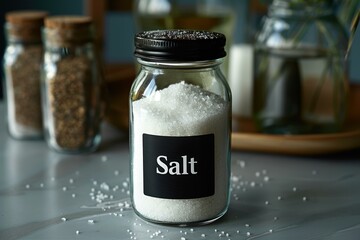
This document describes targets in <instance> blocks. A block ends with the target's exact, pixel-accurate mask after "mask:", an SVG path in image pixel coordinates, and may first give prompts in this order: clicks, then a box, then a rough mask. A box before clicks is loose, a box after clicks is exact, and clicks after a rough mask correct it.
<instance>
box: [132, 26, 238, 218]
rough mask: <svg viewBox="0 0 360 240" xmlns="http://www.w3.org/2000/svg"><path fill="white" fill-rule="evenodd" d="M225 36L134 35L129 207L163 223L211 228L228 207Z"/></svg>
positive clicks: (189, 33)
mask: <svg viewBox="0 0 360 240" xmlns="http://www.w3.org/2000/svg"><path fill="white" fill-rule="evenodd" d="M225 42H226V38H225V36H224V35H223V34H220V33H215V32H207V31H195V30H156V31H146V32H141V33H138V34H137V35H136V37H135V47H136V48H135V56H136V57H137V61H138V62H139V63H140V65H141V70H140V72H139V73H138V76H137V78H136V79H135V81H134V83H133V85H132V88H131V91H130V153H131V200H132V204H133V207H134V210H135V212H136V213H137V214H138V215H139V216H140V217H142V218H144V219H146V220H148V221H151V222H155V223H163V224H171V225H189V224H204V223H209V222H212V221H215V220H216V219H218V218H220V217H221V216H222V215H224V214H225V212H226V211H227V208H228V204H229V179H230V130H231V129H230V127H231V92H230V88H229V86H228V84H227V81H226V80H225V77H224V75H223V74H222V72H221V70H220V64H221V63H222V62H223V58H224V57H225V55H226V52H225V50H224V46H225Z"/></svg>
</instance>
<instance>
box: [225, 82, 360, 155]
mask: <svg viewBox="0 0 360 240" xmlns="http://www.w3.org/2000/svg"><path fill="white" fill-rule="evenodd" d="M233 121H235V122H236V123H237V125H238V126H237V127H236V128H237V129H238V130H237V131H233V133H232V138H231V141H232V143H231V146H232V149H234V150H247V151H259V152H267V153H282V154H293V155H319V154H330V153H336V152H342V151H348V150H352V149H356V148H360V85H357V84H352V85H351V87H350V94H349V111H348V115H347V119H346V124H345V126H346V127H345V128H344V130H343V131H341V132H339V133H334V134H313V135H270V134H261V133H258V132H256V130H255V127H254V124H253V122H252V121H251V120H249V119H236V120H233Z"/></svg>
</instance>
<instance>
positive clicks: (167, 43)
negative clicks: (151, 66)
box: [135, 29, 226, 62]
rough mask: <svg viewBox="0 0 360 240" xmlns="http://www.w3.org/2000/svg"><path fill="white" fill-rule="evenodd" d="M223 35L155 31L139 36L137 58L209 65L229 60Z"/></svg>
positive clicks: (194, 31) (136, 48)
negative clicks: (225, 58)
mask: <svg viewBox="0 0 360 240" xmlns="http://www.w3.org/2000/svg"><path fill="white" fill-rule="evenodd" d="M225 43H226V38H225V36H224V35H223V34H221V33H216V32H208V31H197V30H181V29H176V30H155V31H146V32H141V33H138V34H136V36H135V56H136V57H138V58H141V59H143V60H147V61H159V62H161V61H205V60H214V59H218V58H222V57H225V56H226V52H225V50H224V47H225Z"/></svg>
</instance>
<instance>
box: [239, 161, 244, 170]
mask: <svg viewBox="0 0 360 240" xmlns="http://www.w3.org/2000/svg"><path fill="white" fill-rule="evenodd" d="M239 164H240V167H241V168H244V167H245V166H246V163H245V161H241V160H240V161H239Z"/></svg>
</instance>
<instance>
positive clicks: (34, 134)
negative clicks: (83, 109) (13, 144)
mask: <svg viewBox="0 0 360 240" xmlns="http://www.w3.org/2000/svg"><path fill="white" fill-rule="evenodd" d="M46 16H47V13H46V12H41V11H14V12H8V13H7V14H6V16H5V18H6V23H5V26H4V27H5V35H6V39H7V46H6V49H5V53H4V61H3V67H4V84H5V96H6V107H7V124H8V130H9V133H10V135H11V136H12V137H14V138H17V139H31V138H40V137H42V135H43V125H42V112H41V94H40V69H41V62H42V56H43V47H42V42H41V27H42V26H43V22H44V18H45V17H46Z"/></svg>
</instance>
